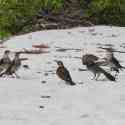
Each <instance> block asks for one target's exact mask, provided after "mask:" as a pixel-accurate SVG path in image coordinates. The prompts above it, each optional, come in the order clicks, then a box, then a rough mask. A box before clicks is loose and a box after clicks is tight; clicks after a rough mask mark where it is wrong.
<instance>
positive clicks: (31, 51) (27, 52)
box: [18, 49, 49, 54]
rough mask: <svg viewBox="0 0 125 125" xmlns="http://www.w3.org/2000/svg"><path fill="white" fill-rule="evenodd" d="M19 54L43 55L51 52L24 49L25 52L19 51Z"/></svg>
mask: <svg viewBox="0 0 125 125" xmlns="http://www.w3.org/2000/svg"><path fill="white" fill-rule="evenodd" d="M18 53H22V54H42V53H49V51H43V50H33V49H31V50H28V49H24V50H23V51H19V52H18Z"/></svg>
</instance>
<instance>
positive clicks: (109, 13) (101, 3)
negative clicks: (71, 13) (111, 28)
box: [87, 0, 125, 25]
mask: <svg viewBox="0 0 125 125" xmlns="http://www.w3.org/2000/svg"><path fill="white" fill-rule="evenodd" d="M87 12H88V15H89V17H91V18H92V19H95V21H96V23H97V24H98V23H99V24H114V25H125V1H124V0H93V1H92V2H91V4H90V5H89V9H88V11H87Z"/></svg>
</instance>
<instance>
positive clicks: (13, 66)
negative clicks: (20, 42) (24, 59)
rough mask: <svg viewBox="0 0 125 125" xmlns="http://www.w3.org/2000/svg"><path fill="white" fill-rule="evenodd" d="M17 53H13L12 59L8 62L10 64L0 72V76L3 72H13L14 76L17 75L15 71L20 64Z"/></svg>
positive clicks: (7, 73)
mask: <svg viewBox="0 0 125 125" xmlns="http://www.w3.org/2000/svg"><path fill="white" fill-rule="evenodd" d="M19 55H20V53H18V52H17V53H15V57H14V59H13V60H12V62H11V63H10V65H9V66H8V68H7V69H6V71H4V72H2V73H1V74H0V76H3V75H4V74H5V75H13V74H15V75H16V77H19V76H18V75H17V74H16V71H17V70H18V69H19V67H20V66H21V60H20V58H19Z"/></svg>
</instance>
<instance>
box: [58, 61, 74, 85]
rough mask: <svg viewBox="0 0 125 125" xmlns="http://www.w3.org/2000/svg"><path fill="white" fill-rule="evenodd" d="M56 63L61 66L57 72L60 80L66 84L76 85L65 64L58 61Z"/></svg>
mask: <svg viewBox="0 0 125 125" xmlns="http://www.w3.org/2000/svg"><path fill="white" fill-rule="evenodd" d="M56 62H57V64H58V66H59V67H58V68H57V70H56V74H57V76H58V77H59V78H60V79H62V80H64V81H65V82H66V84H69V85H75V83H74V82H73V81H72V78H71V76H70V73H69V71H68V70H67V69H66V68H65V67H64V65H63V62H62V61H56Z"/></svg>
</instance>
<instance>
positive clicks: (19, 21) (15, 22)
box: [0, 0, 63, 34]
mask: <svg viewBox="0 0 125 125" xmlns="http://www.w3.org/2000/svg"><path fill="white" fill-rule="evenodd" d="M62 6H63V0H0V32H1V33H2V32H7V33H12V34H15V33H17V32H19V31H20V30H21V29H22V28H23V26H24V25H26V24H27V23H30V22H31V20H32V19H33V18H34V16H35V15H37V13H38V12H39V10H42V9H43V10H44V9H51V11H58V9H60V8H61V7H62Z"/></svg>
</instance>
